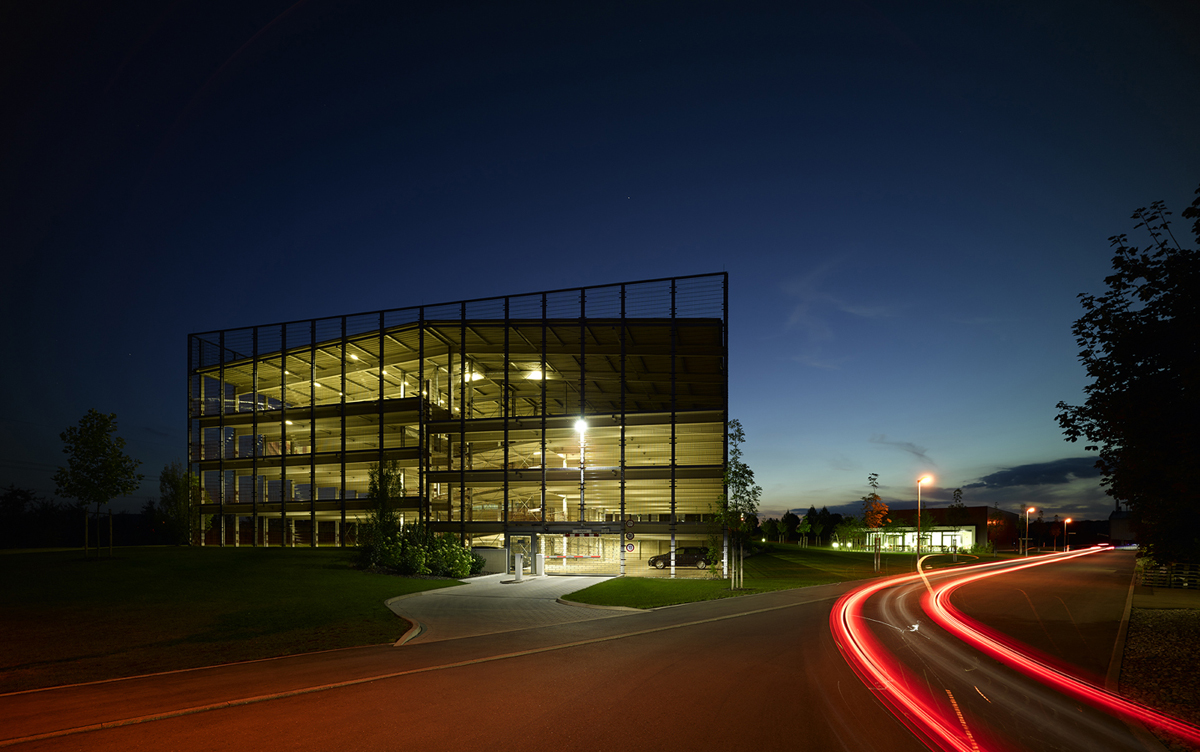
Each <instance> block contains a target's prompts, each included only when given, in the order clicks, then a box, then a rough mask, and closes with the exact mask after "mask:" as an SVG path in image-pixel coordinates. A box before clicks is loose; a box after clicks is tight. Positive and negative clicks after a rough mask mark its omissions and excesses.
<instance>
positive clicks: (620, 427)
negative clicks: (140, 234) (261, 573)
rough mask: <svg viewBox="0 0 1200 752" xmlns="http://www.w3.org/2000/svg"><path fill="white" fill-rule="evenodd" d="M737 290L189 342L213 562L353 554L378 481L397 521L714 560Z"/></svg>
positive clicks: (539, 542) (501, 307) (517, 548)
mask: <svg viewBox="0 0 1200 752" xmlns="http://www.w3.org/2000/svg"><path fill="white" fill-rule="evenodd" d="M727 310H728V275H727V274H724V273H721V274H709V275H698V276H689V277H675V278H668V279H658V280H648V281H640V282H626V283H621V284H613V285H604V286H596V287H582V288H574V289H567V290H554V291H547V292H539V293H531V294H522V295H512V296H501V297H495V298H486V299H480V300H468V301H458V302H453V303H445V304H439V305H427V306H415V307H410V308H396V309H390V310H384V311H375V312H371V313H362V314H353V315H344V316H334V317H328V318H321V319H306V320H301V321H292V322H286V323H277V324H269V325H259V326H249V327H244V328H237V329H225V330H220V331H212V332H204V333H198V334H192V335H189V336H188V406H189V407H188V410H189V414H188V457H189V465H190V469H191V471H192V472H193V473H194V474H195V476H196V477H198V478H199V479H200V483H201V486H202V489H203V499H204V501H203V503H202V505H201V510H200V511H201V513H202V514H203V515H206V516H208V519H209V520H210V521H211V524H209V525H208V526H207V530H205V531H204V532H202V533H199V536H200V537H199V540H198V542H199V543H201V544H204V545H216V546H247V545H248V546H266V545H275V546H314V547H315V546H347V545H353V543H354V541H355V536H356V532H357V524H358V523H359V522H360V521H362V520H365V519H366V515H367V511H368V510H369V509H370V506H371V502H370V500H369V499H368V498H367V493H368V471H369V470H370V469H371V468H373V467H377V466H379V464H380V463H385V462H386V463H390V462H395V463H396V465H397V466H398V467H399V469H400V474H401V479H402V480H401V482H402V484H403V488H404V497H403V499H402V500H401V501H400V502H399V503H398V505H397V508H398V511H399V512H400V514H401V515H402V517H403V519H404V521H405V524H423V525H427V526H428V527H429V528H430V529H432V530H434V531H440V532H451V533H454V534H455V535H457V536H459V537H460V538H461V539H462V540H463V541H464V542H465V543H467V544H469V545H471V546H473V547H493V548H498V549H504V550H505V551H506V552H507V554H508V556H509V561H511V557H512V554H515V553H518V552H520V553H524V554H526V555H527V556H529V557H530V558H531V557H532V555H533V554H539V553H540V554H542V555H543V557H544V559H545V561H546V569H547V571H548V572H562V573H612V574H617V573H624V572H625V571H626V568H627V567H628V568H630V571H634V568H637V567H646V566H647V564H646V561H647V560H648V559H649V558H650V557H653V556H656V555H658V554H661V553H666V552H669V551H670V550H671V549H672V547H673V546H679V547H682V546H684V545H691V546H696V545H706V544H707V543H708V539H709V536H710V535H711V533H712V529H713V523H712V519H713V513H714V512H715V511H716V508H717V505H718V504H719V503H720V499H721V497H722V495H723V492H724V485H723V477H724V468H725V461H726V441H725V426H726V424H727V423H728V420H729V415H728V404H729V401H728V392H729V370H728V351H729V350H728V327H727Z"/></svg>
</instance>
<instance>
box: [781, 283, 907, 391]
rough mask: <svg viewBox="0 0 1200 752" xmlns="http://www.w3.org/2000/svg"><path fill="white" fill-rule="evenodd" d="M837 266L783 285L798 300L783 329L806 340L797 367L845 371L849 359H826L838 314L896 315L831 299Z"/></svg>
mask: <svg viewBox="0 0 1200 752" xmlns="http://www.w3.org/2000/svg"><path fill="white" fill-rule="evenodd" d="M837 264H838V262H837V261H828V262H826V263H824V264H822V265H821V266H819V267H817V268H816V269H814V270H813V271H811V272H809V273H808V274H806V275H804V276H802V277H796V278H793V279H790V280H788V281H787V282H786V283H784V285H783V290H784V292H785V293H786V294H787V295H789V296H790V297H792V298H794V299H795V304H794V305H793V306H792V310H791V313H789V314H788V317H787V319H786V320H785V321H784V324H783V329H784V331H785V332H788V331H792V332H798V333H800V334H801V336H802V337H803V338H804V345H803V346H802V347H801V352H800V353H799V354H798V355H795V356H793V357H792V360H794V361H795V362H797V363H801V364H803V365H807V366H811V367H813V368H824V369H834V370H836V369H838V368H840V367H841V362H842V361H844V360H845V358H839V359H833V358H829V357H826V356H825V355H824V353H823V352H822V347H821V345H822V344H823V343H827V342H832V341H834V340H835V339H837V337H836V334H835V333H834V329H833V326H832V325H831V324H830V323H829V319H830V317H831V316H833V315H835V314H839V313H842V314H849V315H851V316H856V317H858V318H865V319H877V318H888V317H890V316H893V315H895V314H894V312H893V311H892V309H891V308H889V307H887V306H866V305H862V304H861V303H857V302H847V301H845V300H843V299H841V298H838V297H835V296H834V295H831V294H830V293H829V289H830V287H831V285H830V283H829V282H828V280H827V279H826V278H827V277H828V276H829V274H830V272H831V271H832V270H833V268H834V267H836V266H837Z"/></svg>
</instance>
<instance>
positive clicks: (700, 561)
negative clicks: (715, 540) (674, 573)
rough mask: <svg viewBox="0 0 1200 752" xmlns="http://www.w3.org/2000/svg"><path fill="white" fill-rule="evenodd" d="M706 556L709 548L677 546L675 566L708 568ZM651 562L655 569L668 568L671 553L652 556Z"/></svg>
mask: <svg viewBox="0 0 1200 752" xmlns="http://www.w3.org/2000/svg"><path fill="white" fill-rule="evenodd" d="M706 556H708V549H707V548H693V547H690V546H687V547H684V548H677V549H675V566H677V567H695V568H696V569H707V568H708V559H707V558H705V557H706ZM649 563H650V566H652V567H654V568H655V569H666V568H667V567H669V566H671V554H659V555H658V556H651V557H650V560H649Z"/></svg>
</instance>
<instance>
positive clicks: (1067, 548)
mask: <svg viewBox="0 0 1200 752" xmlns="http://www.w3.org/2000/svg"><path fill="white" fill-rule="evenodd" d="M1070 522H1071V518H1070V517H1068V518H1066V519H1065V520H1063V550H1064V551H1070V550H1071V539H1070V538H1068V537H1067V536H1068V535H1070V533H1068V532H1067V525H1068V524H1069V523H1070Z"/></svg>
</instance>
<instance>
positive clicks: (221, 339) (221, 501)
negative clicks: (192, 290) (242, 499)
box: [200, 329, 236, 546]
mask: <svg viewBox="0 0 1200 752" xmlns="http://www.w3.org/2000/svg"><path fill="white" fill-rule="evenodd" d="M217 343H218V344H217V346H218V347H219V348H220V350H221V352H220V362H221V367H220V369H219V374H220V377H219V382H220V390H221V408H220V412H219V415H220V416H221V418H220V420H218V421H217V423H218V424H219V425H220V426H221V435H220V436H219V437H218V440H219V441H220V442H221V451H220V452H219V454H220V456H221V460H220V464H219V465H218V467H219V468H220V471H221V476H220V478H219V484H218V486H217V510H218V511H221V510H222V509H224V505H225V488H226V483H225V451H226V450H225V330H224V329H222V330H221V334H220V335H219V336H218V337H217ZM235 477H236V476H235ZM235 482H236V481H235ZM235 493H236V490H235ZM200 528H201V529H200V545H201V546H203V545H204V544H205V543H206V542H207V541H206V540H205V538H207V537H208V531H207V530H205V529H204V518H203V517H201V518H200Z"/></svg>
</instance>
